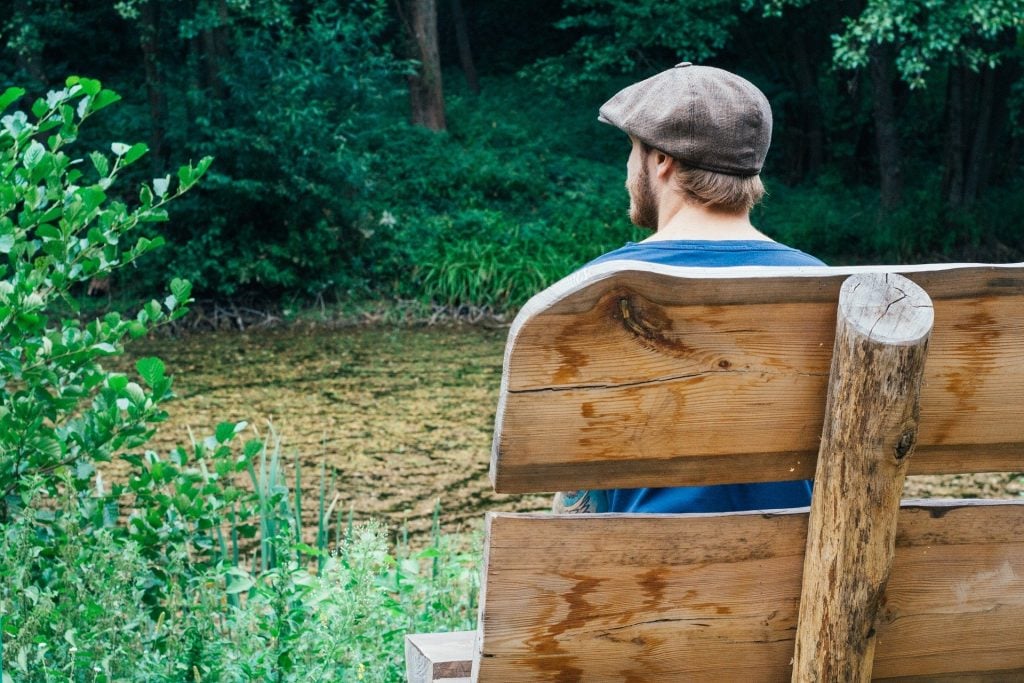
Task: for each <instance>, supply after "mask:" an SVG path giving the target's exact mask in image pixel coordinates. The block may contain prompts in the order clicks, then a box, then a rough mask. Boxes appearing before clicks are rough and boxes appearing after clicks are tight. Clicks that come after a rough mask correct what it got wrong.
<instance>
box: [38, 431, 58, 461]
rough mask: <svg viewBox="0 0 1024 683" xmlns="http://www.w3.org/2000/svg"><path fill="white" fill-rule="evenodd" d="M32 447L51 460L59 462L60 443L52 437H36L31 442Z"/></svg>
mask: <svg viewBox="0 0 1024 683" xmlns="http://www.w3.org/2000/svg"><path fill="white" fill-rule="evenodd" d="M31 444H32V447H33V448H35V449H36V450H38V451H39V452H40V453H43V454H44V455H46V457H48V458H50V459H51V460H59V459H60V457H61V454H62V450H61V447H60V442H59V441H57V439H55V438H53V437H52V436H37V437H35V438H34V439H32V441H31Z"/></svg>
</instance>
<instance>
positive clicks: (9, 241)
mask: <svg viewBox="0 0 1024 683" xmlns="http://www.w3.org/2000/svg"><path fill="white" fill-rule="evenodd" d="M13 248H14V235H0V254H9V253H11V249H13Z"/></svg>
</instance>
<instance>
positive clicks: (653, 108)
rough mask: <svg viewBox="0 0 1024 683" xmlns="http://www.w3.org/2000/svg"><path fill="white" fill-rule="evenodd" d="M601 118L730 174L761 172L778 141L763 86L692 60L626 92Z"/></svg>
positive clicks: (680, 157) (608, 105) (690, 161)
mask: <svg viewBox="0 0 1024 683" xmlns="http://www.w3.org/2000/svg"><path fill="white" fill-rule="evenodd" d="M598 119H599V120H601V121H603V122H605V123H610V124H611V125H613V126H615V127H617V128H620V129H622V130H623V131H625V132H626V133H629V134H630V135H632V136H634V137H636V138H638V139H639V140H640V141H642V142H644V143H646V144H647V145H648V146H650V147H654V148H655V149H658V150H661V151H662V152H665V153H666V154H669V155H671V156H673V157H675V158H676V159H678V160H679V161H681V162H683V163H685V164H687V165H689V166H693V167H695V168H702V169H704V170H707V171H714V172H716V173H727V174H729V175H739V176H751V175H756V174H758V173H760V172H761V167H762V166H763V165H764V158H765V156H767V154H768V146H769V145H770V144H771V139H772V110H771V107H770V106H769V105H768V99H767V98H766V97H765V96H764V93H762V92H761V91H760V90H758V89H757V86H755V85H754V84H753V83H751V82H750V81H748V80H746V79H744V78H741V77H739V76H737V75H736V74H733V73H729V72H728V71H723V70H722V69H716V68H715V67H711V66H694V65H692V64H690V63H689V62H683V63H681V64H677V65H676V66H675V67H673V68H671V69H669V70H667V71H662V72H661V73H660V74H657V75H655V76H652V77H651V78H648V79H646V80H643V81H640V82H639V83H634V84H633V85H631V86H629V87H628V88H625V89H624V90H620V91H619V92H618V93H616V95H615V96H614V97H612V98H611V99H610V100H608V101H607V102H605V103H604V105H602V106H601V111H600V114H599V116H598Z"/></svg>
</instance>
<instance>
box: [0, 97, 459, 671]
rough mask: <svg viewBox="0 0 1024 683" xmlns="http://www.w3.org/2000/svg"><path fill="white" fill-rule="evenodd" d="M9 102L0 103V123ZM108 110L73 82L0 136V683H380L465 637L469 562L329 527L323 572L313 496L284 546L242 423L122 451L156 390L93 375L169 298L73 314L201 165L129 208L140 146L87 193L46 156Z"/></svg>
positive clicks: (289, 500) (174, 300)
mask: <svg viewBox="0 0 1024 683" xmlns="http://www.w3.org/2000/svg"><path fill="white" fill-rule="evenodd" d="M23 94H24V92H23V91H22V90H20V89H17V88H11V89H8V90H7V91H6V92H4V93H3V95H2V96H0V111H2V110H4V109H7V108H9V107H11V106H12V105H14V104H15V103H16V102H17V101H18V100H19V98H20V97H21V96H22V95H23ZM117 99H118V96H117V95H116V94H114V93H113V92H111V91H109V90H104V89H103V88H102V86H101V84H100V83H99V82H98V81H94V80H89V79H83V78H77V77H73V78H69V79H68V81H67V86H66V87H65V88H63V89H62V90H59V91H55V92H51V93H49V94H48V95H47V96H46V98H44V99H40V100H37V101H36V102H35V103H33V104H32V105H31V112H32V118H31V119H30V117H29V115H28V114H27V113H25V112H23V111H14V112H13V113H10V114H7V115H5V116H3V117H2V118H0V254H3V255H4V257H5V258H4V259H2V261H0V349H2V351H0V487H2V498H0V576H3V577H4V581H3V582H2V583H0V674H2V675H0V678H2V682H3V683H15V682H16V681H45V682H50V681H62V682H63V681H91V682H108V681H115V680H116V681H121V680H139V681H142V680H145V681H182V680H196V681H199V680H226V681H248V680H278V681H285V680H289V681H307V680H337V679H338V678H339V677H341V678H349V679H356V680H359V679H366V680H375V681H376V680H399V679H400V675H401V670H402V667H401V657H402V654H401V652H402V647H401V645H402V637H403V635H404V634H405V633H406V632H408V631H411V630H414V629H443V628H465V627H469V626H471V624H472V621H473V619H474V617H475V612H474V601H475V585H474V583H475V580H476V577H475V572H474V566H475V564H476V558H475V556H473V555H471V554H470V555H467V554H464V553H461V552H459V549H458V548H457V547H456V545H455V542H454V541H452V540H451V539H446V538H443V537H441V536H440V534H439V533H435V536H434V545H433V546H432V547H430V548H428V549H427V550H425V551H422V552H420V553H418V554H412V553H410V552H409V551H408V550H404V551H403V552H401V553H396V555H392V554H389V553H388V549H387V545H386V540H385V534H384V532H383V530H382V529H381V527H380V526H378V525H372V524H371V525H367V526H360V527H354V526H353V525H351V523H350V524H349V525H348V526H347V527H346V528H345V529H344V531H343V530H342V529H341V524H340V521H336V522H335V524H334V537H335V546H336V547H335V549H334V551H333V552H332V551H329V550H328V548H329V546H330V544H329V537H330V531H331V524H329V520H330V519H331V512H332V510H331V508H330V507H328V508H326V509H325V505H324V500H323V496H321V500H320V507H319V519H320V523H319V527H318V529H317V534H316V537H315V545H307V544H304V543H303V542H302V528H301V526H302V525H301V509H302V506H301V497H300V495H299V494H298V493H297V492H296V493H295V494H294V495H293V494H292V492H290V491H289V489H288V487H287V486H286V485H285V483H284V474H283V467H282V465H281V461H280V444H279V442H278V441H276V440H275V444H274V448H273V449H268V447H267V446H265V445H264V444H263V442H261V441H260V440H259V439H250V440H248V441H245V442H244V443H242V439H241V437H240V434H242V433H243V432H244V431H245V429H246V425H245V424H244V423H238V424H232V423H223V424H221V425H219V426H218V427H217V429H216V433H215V434H214V435H212V436H210V437H208V438H206V439H203V440H199V441H196V442H193V443H191V444H188V445H187V446H179V447H177V448H175V449H173V450H172V451H171V452H170V453H168V454H165V455H163V456H161V455H160V454H157V453H156V452H154V451H152V450H142V451H141V453H140V452H138V450H137V449H141V448H143V447H144V446H145V445H146V443H147V441H148V439H149V438H150V436H151V435H152V433H153V430H154V428H155V425H156V424H157V423H159V422H160V421H161V420H162V419H164V417H165V415H166V414H165V412H164V411H163V408H162V404H163V402H164V401H166V400H167V399H169V398H171V397H172V392H171V379H170V377H168V376H167V375H166V369H165V367H164V364H163V362H162V361H160V360H159V359H156V358H144V359H142V360H140V361H138V363H137V365H136V370H137V377H128V376H127V375H125V374H119V373H115V372H110V371H108V370H106V369H105V368H104V366H103V362H104V360H105V359H106V358H107V357H109V356H113V355H116V354H119V353H121V352H122V351H123V347H124V344H125V342H126V341H127V340H128V339H129V338H130V337H133V336H140V335H143V334H146V333H148V332H149V331H151V330H152V329H154V327H156V326H158V325H161V324H164V323H166V322H168V321H170V320H173V319H175V318H177V317H179V316H181V315H182V314H183V313H184V311H185V306H186V304H187V303H188V302H189V300H190V285H189V283H188V282H185V281H183V280H177V279H175V280H172V282H171V287H170V289H171V293H170V294H169V295H168V296H166V297H165V298H164V299H163V301H162V302H157V301H151V302H149V303H147V304H145V305H144V306H142V307H141V309H140V310H139V311H138V313H137V314H136V315H135V316H131V317H129V316H122V315H121V314H119V313H108V314H106V315H104V316H103V317H101V318H99V319H96V320H83V319H82V318H81V317H80V316H79V315H77V313H76V311H75V310H74V298H73V295H74V293H75V291H76V290H78V289H81V288H83V287H85V286H86V285H87V283H88V282H89V281H90V280H91V279H92V278H99V277H105V276H108V275H109V274H111V273H113V272H115V271H117V270H118V269H123V268H125V267H127V266H130V265H133V264H135V262H136V260H137V259H138V258H139V257H141V256H142V255H143V254H145V253H147V252H149V251H150V250H152V249H153V248H155V247H156V246H159V244H160V240H159V239H156V238H154V239H148V238H145V237H135V236H134V235H133V232H135V233H137V231H138V230H139V229H140V226H141V225H142V224H144V223H147V222H156V221H162V220H165V219H166V211H165V209H164V206H165V205H166V204H167V203H168V202H169V201H171V200H173V199H176V198H177V197H179V196H180V195H181V194H182V193H183V192H185V191H187V190H189V189H190V188H191V187H192V186H193V185H194V184H195V183H196V182H197V181H198V180H199V178H200V177H201V176H202V175H203V173H204V172H205V171H206V169H207V168H208V167H209V165H210V159H209V158H204V159H203V160H202V161H200V162H199V163H198V164H197V165H196V166H192V165H188V166H184V167H182V168H181V169H179V171H178V174H177V177H178V182H177V183H176V184H174V185H173V191H172V182H171V179H170V178H169V177H164V178H157V179H155V180H153V181H152V182H148V183H146V184H144V185H143V186H142V188H141V190H140V193H139V199H138V204H137V205H136V206H135V208H129V206H128V205H127V203H126V202H125V201H123V200H119V199H117V198H116V197H117V195H115V194H114V193H115V192H116V190H115V189H114V181H115V180H116V179H117V177H118V175H119V174H120V173H121V172H122V170H123V169H124V168H125V167H126V166H128V165H129V164H131V163H134V162H135V161H137V160H138V159H139V158H141V157H142V156H143V155H144V154H145V153H146V148H145V145H127V144H122V143H114V144H113V145H111V152H112V155H113V156H108V155H106V154H102V153H99V152H93V153H91V154H89V155H88V158H89V160H90V162H91V164H92V170H90V171H82V170H80V169H79V168H78V166H79V165H80V162H81V160H79V159H75V158H73V157H69V156H68V155H67V154H66V152H65V151H64V148H65V146H66V145H68V144H69V143H71V142H73V141H74V140H75V138H76V137H77V134H78V126H79V125H80V124H81V123H82V122H83V121H85V120H86V119H88V118H89V117H91V116H92V114H93V113H95V112H96V111H99V110H100V109H102V108H104V107H105V106H107V105H109V104H112V103H113V102H115V101H117ZM107 463H111V466H113V465H116V466H117V469H118V470H119V476H118V481H119V483H117V484H115V485H114V486H112V487H111V486H108V485H107V484H106V483H105V481H104V477H103V472H104V468H106V467H108V465H107ZM298 476H299V473H298V472H296V477H297V478H298ZM246 477H247V478H248V482H246V481H245V479H246ZM322 490H323V489H322Z"/></svg>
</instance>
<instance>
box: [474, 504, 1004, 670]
mask: <svg viewBox="0 0 1024 683" xmlns="http://www.w3.org/2000/svg"><path fill="white" fill-rule="evenodd" d="M487 526H488V557H487V560H486V565H485V568H484V572H485V582H486V593H485V594H483V595H482V597H481V608H480V624H481V626H482V635H481V639H480V641H479V642H478V647H479V648H480V650H479V652H478V653H477V656H476V658H475V660H474V676H477V675H478V676H479V680H481V681H485V682H486V681H501V682H505V681H508V682H513V681H553V680H557V681H563V682H573V681H606V680H607V681H611V680H616V681H650V680H743V681H778V680H785V679H787V678H788V677H789V676H790V659H791V657H792V654H793V644H794V635H795V631H796V621H797V609H798V607H797V603H798V600H799V594H800V574H801V567H802V563H803V553H804V539H805V537H806V533H807V514H806V511H788V512H777V513H771V514H750V513H744V514H723V515H599V516H598V515H541V514H518V515H517V514H494V513H492V514H490V515H488V519H487ZM898 529H899V530H898V532H897V535H896V558H895V561H894V564H893V571H892V577H891V579H890V582H889V585H888V587H887V589H886V592H885V595H884V598H883V601H882V608H881V612H880V616H879V621H878V624H877V626H876V628H877V630H878V634H877V647H876V651H875V664H874V675H875V676H876V677H878V678H896V677H900V676H928V677H939V676H953V675H959V676H973V675H978V676H982V675H989V674H994V673H996V672H1003V673H1006V672H1014V673H1016V674H1017V675H1018V676H1024V503H1017V502H1014V503H1005V502H1004V503H994V502H991V501H956V502H952V503H929V504H924V503H921V502H912V503H907V504H905V505H904V508H903V509H902V510H901V512H900V519H899V527H898ZM964 680H968V679H966V678H965V679H964Z"/></svg>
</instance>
